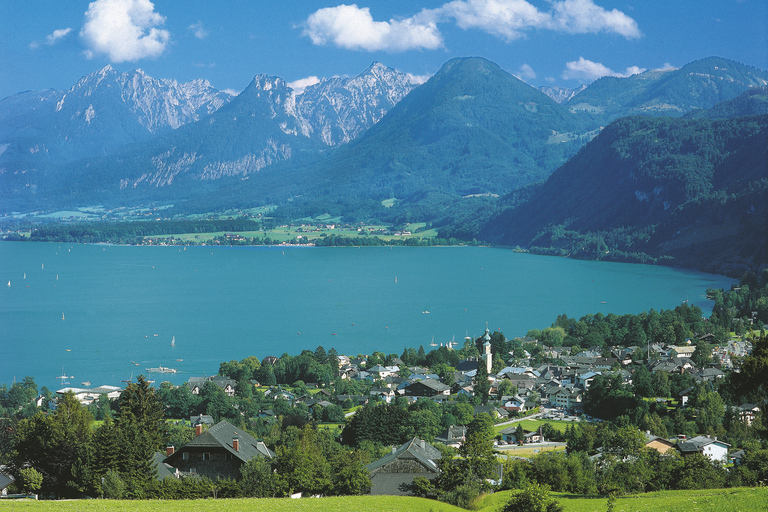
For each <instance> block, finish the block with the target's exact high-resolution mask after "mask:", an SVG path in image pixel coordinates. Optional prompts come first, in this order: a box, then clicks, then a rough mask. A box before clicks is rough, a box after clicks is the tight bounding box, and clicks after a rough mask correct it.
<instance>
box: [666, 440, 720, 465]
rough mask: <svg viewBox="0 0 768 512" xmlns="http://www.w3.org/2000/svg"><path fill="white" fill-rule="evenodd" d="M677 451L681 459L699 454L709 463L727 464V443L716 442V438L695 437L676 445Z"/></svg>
mask: <svg viewBox="0 0 768 512" xmlns="http://www.w3.org/2000/svg"><path fill="white" fill-rule="evenodd" d="M676 446H677V449H678V450H679V451H680V454H681V455H682V456H683V457H688V456H690V455H693V454H694V453H700V454H702V455H704V456H705V457H707V458H708V459H709V460H711V461H720V462H723V463H725V462H728V448H729V447H730V446H731V445H729V444H728V443H724V442H722V441H718V440H717V437H715V438H711V437H709V436H696V437H694V438H691V439H689V440H687V441H683V442H682V443H678V444H677V445H676Z"/></svg>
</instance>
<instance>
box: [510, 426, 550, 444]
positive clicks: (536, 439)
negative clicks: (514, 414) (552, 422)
mask: <svg viewBox="0 0 768 512" xmlns="http://www.w3.org/2000/svg"><path fill="white" fill-rule="evenodd" d="M499 434H501V438H502V439H503V440H504V441H507V442H508V443H520V442H522V443H526V444H527V443H541V442H543V440H544V437H543V436H542V435H541V431H540V430H523V435H522V438H521V439H518V435H519V434H520V431H519V427H518V426H517V425H512V426H510V427H507V428H505V429H504V430H502V431H500V432H499Z"/></svg>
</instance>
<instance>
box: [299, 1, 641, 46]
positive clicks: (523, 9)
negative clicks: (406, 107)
mask: <svg viewBox="0 0 768 512" xmlns="http://www.w3.org/2000/svg"><path fill="white" fill-rule="evenodd" d="M549 5H550V9H549V10H539V9H538V8H537V7H536V6H534V5H532V4H531V3H529V2H528V1H526V0H453V1H451V2H448V3H445V4H443V5H442V6H440V7H437V8H435V9H424V10H422V11H421V12H420V13H418V14H416V15H415V16H412V17H410V18H405V19H391V20H389V21H374V19H373V17H372V16H371V13H370V10H369V9H368V8H367V7H362V8H361V7H358V6H357V5H355V4H353V5H339V6H336V7H327V8H324V9H320V10H318V11H315V12H314V13H312V14H311V15H310V16H309V18H308V19H307V21H306V23H305V25H304V26H305V28H304V32H303V35H306V36H308V37H309V38H310V39H311V40H312V43H313V44H315V45H319V46H322V45H326V44H333V45H335V46H338V47H340V48H346V49H351V50H365V51H376V50H385V51H405V50H412V49H429V50H432V49H436V48H439V47H441V46H442V45H443V40H442V34H441V33H440V31H439V29H438V27H437V25H438V24H439V23H449V22H454V23H455V24H456V25H457V26H459V27H460V28H462V29H465V30H469V29H477V30H481V31H483V32H486V33H488V34H492V35H494V36H496V37H500V38H502V39H505V40H506V41H513V40H515V39H519V38H521V37H524V36H525V35H526V32H527V31H529V30H534V29H540V30H552V31H556V32H565V33H569V34H585V33H598V32H606V33H614V34H618V35H621V36H623V37H626V38H628V39H631V38H637V37H640V36H641V35H642V34H641V32H640V29H639V28H638V26H637V22H636V21H635V20H633V19H632V18H631V17H629V16H627V15H626V14H624V13H623V12H621V11H619V10H618V9H613V10H610V11H609V10H607V9H604V8H603V7H600V6H599V5H596V4H595V3H594V0H559V1H558V0H551V1H550V2H549Z"/></svg>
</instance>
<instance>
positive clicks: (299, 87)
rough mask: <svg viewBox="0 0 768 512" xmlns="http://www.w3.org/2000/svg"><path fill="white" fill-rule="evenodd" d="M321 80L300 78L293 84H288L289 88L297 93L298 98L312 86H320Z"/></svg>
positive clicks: (310, 77) (309, 77) (314, 77)
mask: <svg viewBox="0 0 768 512" xmlns="http://www.w3.org/2000/svg"><path fill="white" fill-rule="evenodd" d="M319 83H320V79H319V78H317V77H316V76H308V77H306V78H299V79H298V80H294V81H293V82H288V87H290V88H291V89H293V92H295V93H296V95H297V96H298V95H299V94H302V93H303V92H304V89H306V88H307V87H309V86H310V85H315V84H319Z"/></svg>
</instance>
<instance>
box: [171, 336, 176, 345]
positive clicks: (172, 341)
mask: <svg viewBox="0 0 768 512" xmlns="http://www.w3.org/2000/svg"><path fill="white" fill-rule="evenodd" d="M171 346H172V347H175V346H176V336H174V337H173V339H172V340H171Z"/></svg>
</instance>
